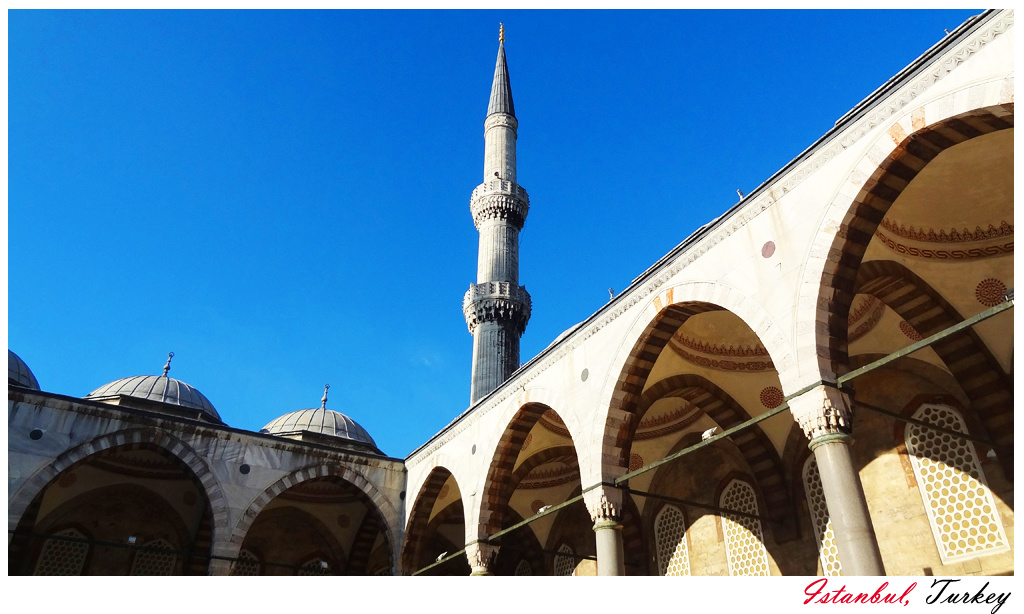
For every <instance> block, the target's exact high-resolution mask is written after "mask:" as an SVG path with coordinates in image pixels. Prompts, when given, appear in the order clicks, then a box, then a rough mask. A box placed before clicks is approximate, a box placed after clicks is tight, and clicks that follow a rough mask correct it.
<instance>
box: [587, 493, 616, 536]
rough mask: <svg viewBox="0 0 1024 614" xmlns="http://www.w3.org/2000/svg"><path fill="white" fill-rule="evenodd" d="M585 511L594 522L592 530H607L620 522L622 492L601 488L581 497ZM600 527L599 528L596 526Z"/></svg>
mask: <svg viewBox="0 0 1024 614" xmlns="http://www.w3.org/2000/svg"><path fill="white" fill-rule="evenodd" d="M583 501H584V502H585V503H586V504H587V511H589V512H590V517H591V518H592V519H593V520H594V528H595V529H598V528H608V527H611V526H612V524H618V522H619V521H620V520H622V491H621V490H619V489H618V488H615V487H613V486H601V487H600V488H595V489H594V490H591V491H590V492H587V493H585V494H584V495H583ZM598 525H601V526H598Z"/></svg>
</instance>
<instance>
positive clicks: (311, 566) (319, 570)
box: [296, 558, 332, 576]
mask: <svg viewBox="0 0 1024 614" xmlns="http://www.w3.org/2000/svg"><path fill="white" fill-rule="evenodd" d="M296 575H299V576H329V575H332V574H331V566H330V565H329V564H328V563H327V561H325V560H323V559H321V558H315V559H311V560H309V561H306V562H305V563H303V564H302V565H301V566H300V567H299V571H298V573H297V574H296Z"/></svg>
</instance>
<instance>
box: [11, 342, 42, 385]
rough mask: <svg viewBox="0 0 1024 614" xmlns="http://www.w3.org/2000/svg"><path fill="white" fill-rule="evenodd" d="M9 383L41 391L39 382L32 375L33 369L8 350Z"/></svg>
mask: <svg viewBox="0 0 1024 614" xmlns="http://www.w3.org/2000/svg"><path fill="white" fill-rule="evenodd" d="M7 383H8V384H14V385H15V386H21V387H22V388H31V389H32V390H39V381H38V380H36V376H35V375H33V374H32V369H29V368H28V365H26V364H25V361H24V360H22V359H21V357H20V356H18V355H17V354H15V353H14V352H12V351H11V350H7Z"/></svg>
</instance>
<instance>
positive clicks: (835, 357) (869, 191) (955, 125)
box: [784, 88, 1014, 389]
mask: <svg viewBox="0 0 1024 614" xmlns="http://www.w3.org/2000/svg"><path fill="white" fill-rule="evenodd" d="M978 93H979V94H983V95H985V96H986V97H987V100H982V101H980V104H979V105H978V106H977V107H974V106H973V104H972V103H974V102H975V100H976V99H977V98H980V96H970V97H969V96H965V95H963V94H962V92H960V91H957V92H952V93H949V94H947V95H945V96H943V97H941V98H939V99H937V100H934V101H931V102H930V103H928V104H927V105H925V106H920V107H917V108H915V109H912V110H910V109H908V110H907V112H906V113H905V114H904V115H902V116H901V117H900V118H898V119H896V120H894V121H893V122H892V125H891V126H890V128H889V129H888V131H887V132H885V133H883V134H881V135H879V137H878V138H877V140H876V142H875V143H874V144H873V146H872V147H871V149H870V150H869V151H868V152H867V153H865V155H864V156H863V157H862V158H861V160H860V161H859V162H858V163H857V165H856V166H855V167H854V169H853V170H852V171H851V172H850V174H849V176H848V177H847V180H846V181H845V182H844V184H843V188H842V189H840V191H839V193H838V194H837V195H836V196H835V197H834V198H833V200H832V202H831V203H830V204H829V205H828V208H827V210H826V212H825V215H824V216H823V218H822V221H821V223H820V224H819V226H818V231H817V234H816V236H815V238H814V241H813V244H812V246H811V248H810V252H809V256H808V258H807V261H806V262H805V265H804V270H803V273H802V279H801V284H800V288H801V291H800V295H799V297H798V299H797V319H798V321H799V322H804V323H813V325H808V326H806V327H805V328H804V329H803V331H802V332H800V333H798V335H799V340H798V344H797V354H798V358H799V364H800V365H801V371H802V372H801V373H800V380H801V381H803V382H810V381H814V380H826V381H835V379H836V377H837V376H839V375H842V374H843V373H845V372H846V370H847V361H848V356H847V329H848V326H847V317H848V314H849V311H850V304H851V303H852V301H853V296H854V294H855V290H854V288H855V285H856V279H857V273H858V269H859V267H860V264H861V261H862V260H863V257H864V253H865V251H866V250H867V247H868V244H869V243H870V242H871V238H872V237H873V236H874V233H875V230H876V229H877V228H878V225H879V224H880V223H881V221H882V218H884V217H885V214H886V213H887V212H888V210H889V208H890V207H891V206H892V204H893V203H894V202H895V201H896V199H897V198H898V197H899V195H900V194H901V193H902V191H903V189H904V188H906V186H907V185H909V183H910V182H911V181H912V180H913V179H914V178H915V177H916V176H917V175H918V173H919V172H921V170H922V169H923V168H924V167H925V166H926V165H927V164H928V163H929V162H931V161H932V160H934V159H935V158H936V157H937V156H938V155H939V154H940V153H942V152H943V151H945V150H946V149H948V148H950V147H953V146H954V145H957V144H959V143H963V142H965V141H967V140H969V139H972V138H975V137H977V136H981V135H984V134H990V133H992V132H996V131H999V130H1006V129H1010V128H1013V116H1014V110H1013V107H1014V105H1013V101H1012V98H1010V99H1003V98H1002V94H1001V92H999V91H996V90H994V89H992V88H988V89H983V90H979V91H978ZM1011 96H1012V94H1011ZM938 109H950V112H949V113H948V114H946V115H944V116H941V117H935V118H934V119H932V120H931V123H927V122H928V121H929V119H930V118H928V117H926V114H935V113H936V112H937V110H938ZM812 368H813V369H814V370H813V372H809V371H808V370H809V369H812ZM784 389H785V388H784Z"/></svg>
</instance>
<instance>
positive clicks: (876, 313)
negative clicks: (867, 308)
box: [848, 302, 885, 343]
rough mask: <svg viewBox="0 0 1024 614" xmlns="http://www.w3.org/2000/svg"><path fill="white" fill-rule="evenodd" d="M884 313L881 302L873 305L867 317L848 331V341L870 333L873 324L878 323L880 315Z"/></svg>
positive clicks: (883, 305) (851, 341)
mask: <svg viewBox="0 0 1024 614" xmlns="http://www.w3.org/2000/svg"><path fill="white" fill-rule="evenodd" d="M884 313H885V304H884V303H882V302H878V303H877V304H876V305H875V307H874V309H872V310H871V314H870V315H868V317H867V318H866V319H865V320H864V321H863V322H861V323H860V324H858V325H857V327H856V328H854V329H853V330H852V331H850V333H849V337H848V341H849V342H850V343H853V342H854V341H856V340H857V339H860V338H861V337H863V336H864V335H866V334H868V333H870V332H871V331H872V329H874V328H875V326H877V325H878V322H879V320H881V319H882V315H883V314H884Z"/></svg>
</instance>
